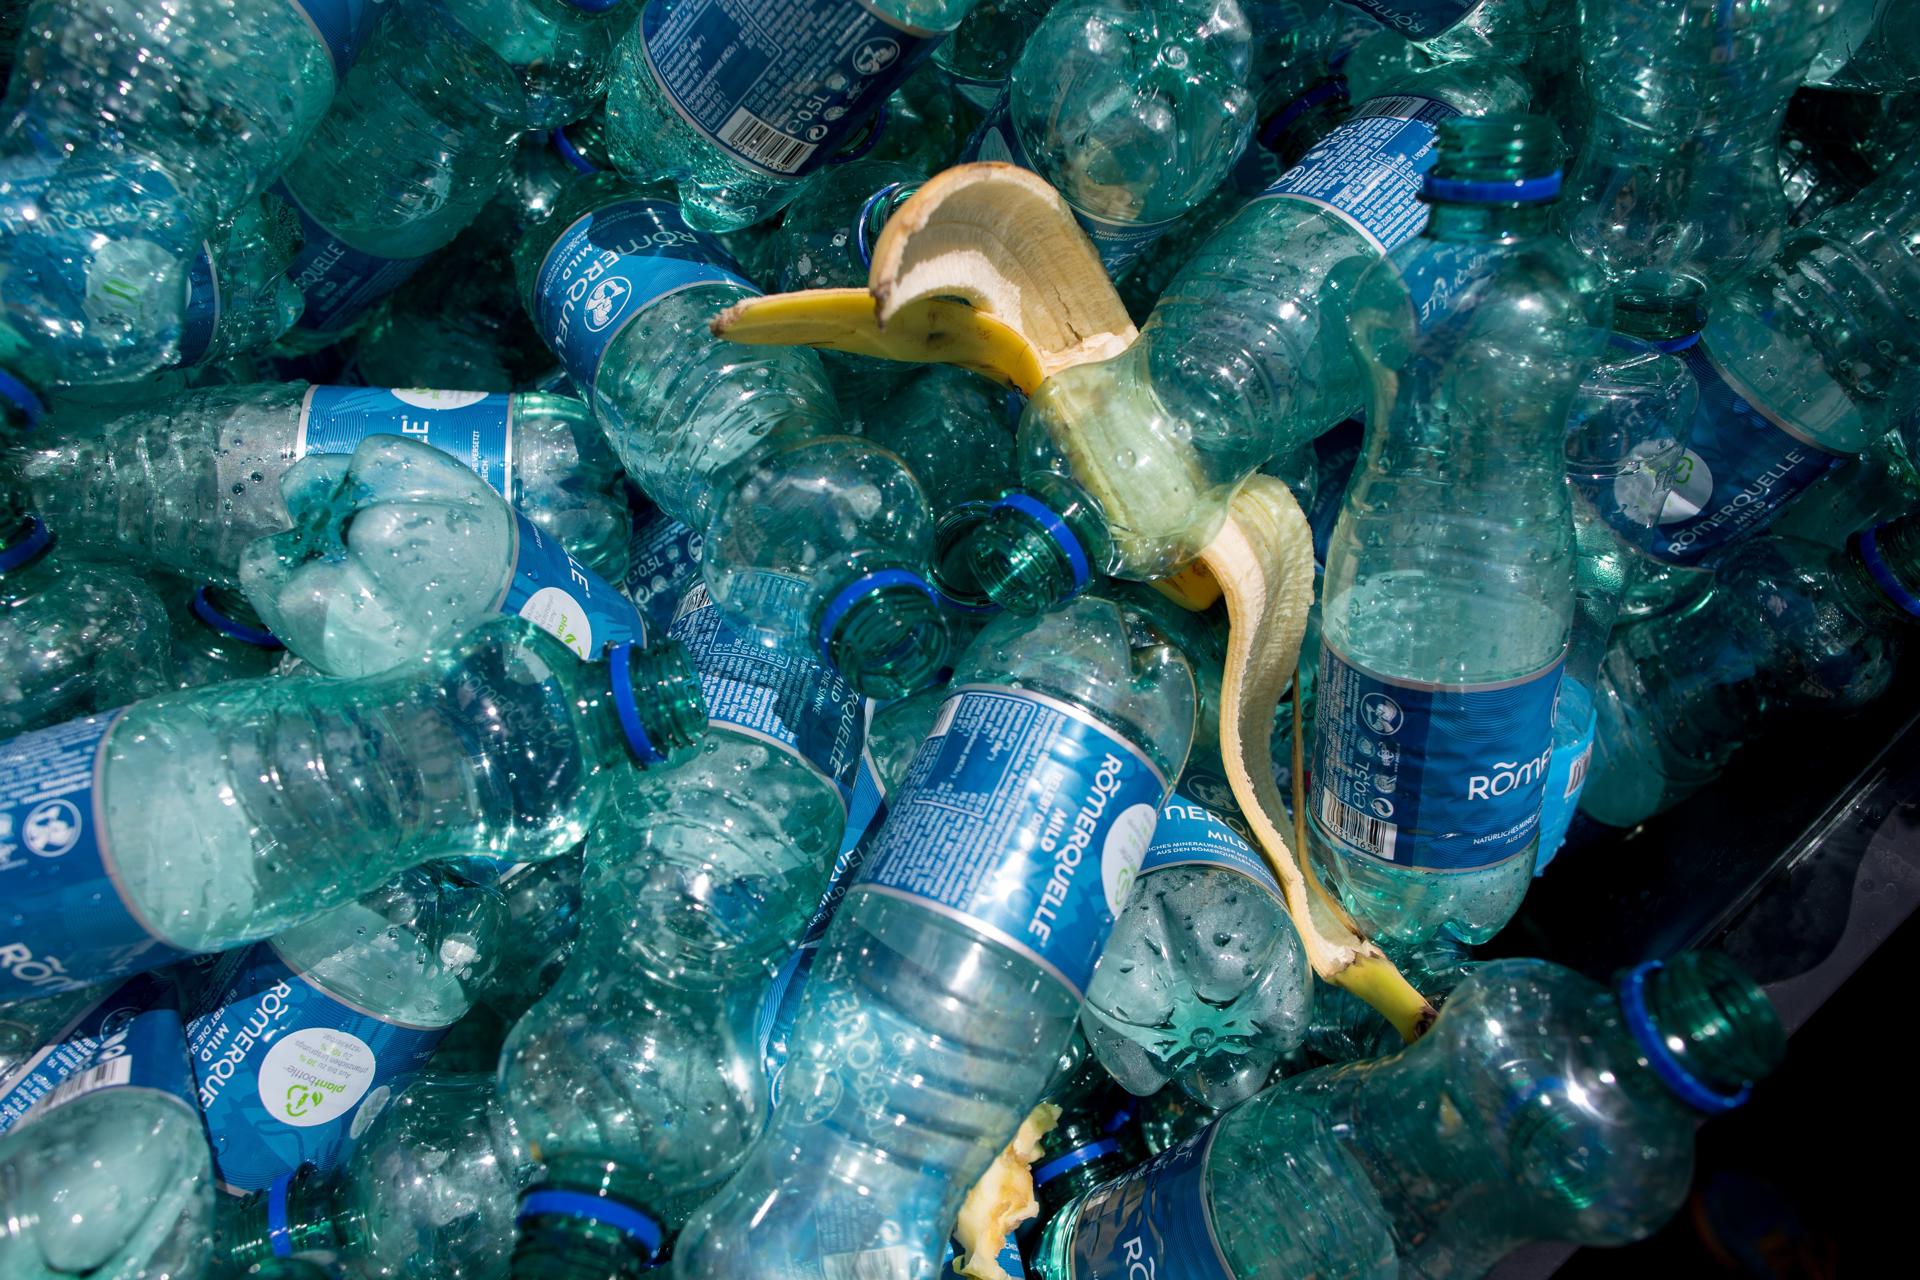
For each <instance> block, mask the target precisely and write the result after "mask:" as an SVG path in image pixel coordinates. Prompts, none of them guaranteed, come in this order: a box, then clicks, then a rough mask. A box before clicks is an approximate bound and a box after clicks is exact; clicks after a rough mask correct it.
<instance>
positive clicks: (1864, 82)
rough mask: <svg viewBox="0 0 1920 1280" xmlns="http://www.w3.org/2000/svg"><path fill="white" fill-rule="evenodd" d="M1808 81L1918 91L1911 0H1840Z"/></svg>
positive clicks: (1919, 77)
mask: <svg viewBox="0 0 1920 1280" xmlns="http://www.w3.org/2000/svg"><path fill="white" fill-rule="evenodd" d="M1835 7H1836V8H1837V9H1838V11H1839V12H1838V13H1837V15H1836V16H1835V18H1834V20H1833V22H1831V23H1830V24H1829V25H1828V26H1827V28H1826V30H1825V31H1824V33H1823V35H1824V39H1823V41H1822V43H1821V46H1820V52H1819V54H1818V55H1817V56H1816V57H1815V58H1814V60H1813V67H1812V69H1811V70H1810V71H1808V72H1807V83H1808V84H1811V85H1822V86H1826V87H1829V88H1834V89H1854V90H1862V91H1865V92H1867V93H1897V92H1901V91H1909V92H1910V91H1912V90H1915V89H1920V56H1916V51H1915V49H1914V43H1913V25H1912V24H1913V20H1914V18H1915V17H1916V16H1920V14H1917V13H1916V11H1915V10H1914V7H1913V5H1912V4H1911V3H1910V0H1840V3H1839V4H1838V5H1836V6H1835Z"/></svg>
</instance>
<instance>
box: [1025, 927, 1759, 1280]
mask: <svg viewBox="0 0 1920 1280" xmlns="http://www.w3.org/2000/svg"><path fill="white" fill-rule="evenodd" d="M1785 1051H1786V1034H1785V1032H1784V1031H1783V1030H1782V1029H1781V1026H1780V1022H1779V1019H1778V1018H1777V1017H1776V1016H1775V1014H1774V1012H1773V1008H1772V1006H1771V1005H1769V1004H1768V1003H1767V997H1766V995H1765V993H1763V992H1762V991H1761V990H1760V989H1759V987H1757V986H1755V985H1754V984H1753V982H1752V981H1751V980H1749V979H1748V978H1747V977H1746V976H1745V975H1744V974H1742V973H1741V972H1740V971H1739V970H1738V969H1737V968H1736V967H1735V966H1734V965H1733V963H1732V962H1731V961H1729V960H1727V959H1725V958H1724V957H1722V956H1716V955H1709V954H1702V953H1689V954H1686V955H1682V956H1679V957H1677V958H1676V959H1674V960H1671V961H1669V962H1667V963H1665V964H1662V963H1660V962H1659V961H1652V962H1650V963H1648V964H1644V965H1640V966H1638V967H1636V968H1634V969H1630V970H1627V971H1626V972H1624V973H1622V974H1621V975H1620V976H1619V977H1618V978H1617V979H1616V980H1615V983H1614V986H1613V987H1612V989H1608V988H1607V987H1603V986H1602V985H1600V984H1599V983H1597V982H1594V981H1592V980H1591V979H1588V978H1584V977H1581V976H1580V975H1578V974H1575V973H1573V972H1571V971H1570V970H1567V969H1562V968H1560V967H1559V966H1557V965H1552V964H1548V963H1547V962H1546V961H1543V960H1501V961H1496V962H1494V963H1492V964H1488V965H1485V966H1484V967H1482V968H1481V969H1480V970H1478V971H1477V972H1476V973H1474V974H1473V976H1472V977H1470V978H1468V979H1467V980H1466V982H1465V983H1463V984H1462V985H1461V986H1460V987H1459V989H1457V990H1456V991H1455V992H1454V994H1453V996H1452V997H1451V998H1450V999H1449V1000H1448V1001H1447V1004H1446V1007H1445V1008H1444V1009H1442V1010H1441V1013H1440V1020H1439V1021H1438V1022H1436V1023H1435V1024H1434V1027H1433V1029H1432V1030H1431V1031H1429V1032H1428V1033H1427V1034H1426V1036H1424V1037H1423V1038H1422V1039H1421V1040H1420V1041H1419V1042H1418V1043H1417V1044H1415V1045H1413V1046H1412V1047H1411V1048H1408V1049H1406V1050H1404V1051H1402V1052H1400V1053H1398V1054H1395V1055H1394V1056H1393V1057H1390V1058H1383V1059H1381V1060H1379V1061H1377V1062H1366V1063H1358V1064H1355V1065H1352V1066H1344V1067H1329V1068H1324V1069H1322V1070H1318V1071H1311V1072H1308V1073H1307V1074H1305V1075H1300V1076H1294V1077H1292V1078H1290V1079H1288V1080H1285V1081H1282V1082H1281V1083H1280V1084H1277V1085H1275V1086H1274V1087H1272V1088H1271V1089H1268V1090H1267V1091H1266V1092H1265V1093H1262V1094H1261V1095H1259V1096H1258V1097H1256V1098H1254V1099H1252V1100H1251V1101H1248V1102H1245V1103H1242V1104H1241V1105H1240V1106H1238V1107H1235V1108H1234V1109H1233V1110H1231V1111H1229V1112H1228V1113H1227V1114H1226V1115H1224V1116H1222V1117H1221V1118H1220V1119H1219V1120H1218V1121H1217V1122H1215V1123H1214V1124H1212V1125H1211V1126H1209V1127H1208V1128H1207V1129H1206V1130H1204V1131H1203V1132H1202V1133H1200V1134H1198V1135H1196V1136H1195V1137H1193V1138H1190V1139H1188V1140H1187V1141H1185V1142H1183V1143H1181V1144H1180V1145H1179V1146H1177V1147H1174V1148H1172V1149H1171V1150H1169V1151H1166V1152H1164V1153H1163V1154H1161V1155H1160V1156H1158V1157H1156V1158H1155V1159H1154V1160H1152V1161H1151V1162H1149V1163H1148V1164H1146V1165H1143V1166H1142V1167H1141V1168H1139V1169H1136V1170H1135V1171H1134V1172H1132V1173H1130V1174H1128V1175H1127V1176H1126V1177H1125V1178H1122V1179H1119V1180H1118V1181H1115V1182H1110V1183H1108V1184H1107V1185H1106V1186H1104V1187H1101V1188H1100V1189H1099V1190H1097V1191H1094V1192H1092V1193H1091V1194H1089V1195H1087V1196H1085V1197H1083V1198H1082V1199H1081V1200H1080V1201H1079V1202H1078V1203H1077V1204H1074V1205H1070V1206H1068V1207H1067V1208H1066V1209H1065V1210H1063V1211H1062V1212H1061V1213H1060V1215H1059V1216H1058V1217H1057V1218H1055V1219H1054V1222H1053V1225H1052V1226H1051V1227H1050V1228H1049V1229H1048V1231H1047V1234H1046V1237H1045V1239H1044V1240H1042V1242H1041V1245H1040V1249H1039V1252H1038V1255H1037V1256H1036V1257H1035V1258H1034V1260H1033V1261H1034V1264H1035V1265H1034V1266H1033V1268H1032V1273H1033V1274H1036V1275H1038V1276H1040V1277H1042V1278H1043V1280H1064V1278H1065V1277H1068V1276H1073V1277H1077V1278H1078V1280H1107V1278H1110V1277H1111V1278H1115V1280H1117V1278H1119V1277H1124V1276H1128V1275H1136V1276H1137V1275H1140V1274H1143V1273H1147V1274H1150V1273H1151V1272H1152V1271H1153V1269H1155V1268H1157V1270H1158V1272H1159V1274H1162V1275H1169V1274H1173V1273H1174V1270H1175V1268H1176V1267H1177V1268H1178V1269H1179V1272H1178V1273H1179V1274H1181V1275H1192V1276H1204V1277H1206V1278H1207V1280H1282V1277H1289V1276H1302V1275H1406V1274H1413V1275H1450V1276H1479V1275H1483V1274H1485V1273H1486V1272H1487V1271H1489V1270H1491V1269H1492V1267H1493V1266H1494V1264H1495V1263H1497V1262H1499V1261H1500V1259H1501V1258H1503V1257H1505V1256H1506V1255H1507V1254H1508V1253H1509V1252H1511V1251H1512V1250H1513V1249H1515V1248H1517V1247H1519V1246H1520V1245H1522V1244H1525V1243H1528V1242H1530V1241H1535V1240H1559V1241H1566V1242H1568V1243H1572V1244H1583V1245H1619V1244H1625V1243H1627V1242H1628V1241H1631V1240H1637V1239H1640V1238H1641V1237H1643V1236H1646V1235H1648V1234H1650V1233H1651V1232H1653V1231H1654V1230H1655V1229H1656V1228H1658V1227H1659V1226H1660V1225H1661V1224H1662V1223H1663V1222H1665V1221H1666V1220H1667V1219H1668V1218H1669V1217H1670V1216H1672V1214H1673V1213H1674V1211H1675V1210H1677V1209H1678V1208H1679V1207H1680V1206H1681V1204H1682V1203H1683V1202H1684V1201H1685V1199H1686V1195H1687V1188H1688V1184H1689V1183H1690V1182H1691V1180H1692V1175H1693V1144H1694V1128H1695V1126H1696V1125H1697V1124H1698V1123H1699V1121H1700V1118H1701V1116H1702V1115H1715V1114H1719V1113H1722V1112H1725V1111H1728V1110H1731V1109H1733V1108H1735V1107H1738V1106H1739V1105H1741V1104H1742V1103H1744V1102H1745V1101H1746V1100H1747V1098H1748V1096H1749V1094H1750V1092H1751V1091H1752V1088H1753V1085H1754V1083H1755V1082H1756V1081H1758V1080H1760V1079H1761V1078H1762V1077H1764V1076H1766V1075H1767V1073H1768V1072H1770V1071H1771V1070H1772V1069H1773V1068H1774V1067H1775V1066H1776V1065H1777V1064H1778V1063H1779V1061H1780V1058H1781V1057H1782V1055H1783V1054H1784V1053H1785Z"/></svg>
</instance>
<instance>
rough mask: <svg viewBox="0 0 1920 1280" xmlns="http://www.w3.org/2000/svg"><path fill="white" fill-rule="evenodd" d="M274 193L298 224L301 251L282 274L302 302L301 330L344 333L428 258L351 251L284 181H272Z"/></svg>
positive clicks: (427, 255) (299, 322)
mask: <svg viewBox="0 0 1920 1280" xmlns="http://www.w3.org/2000/svg"><path fill="white" fill-rule="evenodd" d="M273 193H274V194H275V195H277V196H279V197H280V198H281V199H282V200H285V201H286V202H287V204H288V206H289V207H291V208H292V210H293V213H294V216H295V217H296V218H298V219H299V220H300V234H301V244H300V251H299V252H298V253H296V254H294V255H293V262H292V264H291V265H289V266H288V267H287V276H288V278H289V279H291V280H292V281H293V283H294V284H295V286H297V287H298V288H299V290H300V292H301V294H302V295H303V296H304V297H305V298H306V300H307V304H306V308H305V310H303V311H301V313H300V319H299V321H298V322H297V323H296V325H295V327H296V328H298V329H300V330H301V331H302V332H305V333H315V334H335V333H344V332H345V331H346V330H347V329H350V328H352V327H353V325H355V324H356V323H358V322H359V320H360V319H361V317H363V316H364V315H366V314H367V312H369V311H371V310H372V309H373V307H374V304H376V303H378V302H379V301H380V300H381V299H382V298H384V297H386V296H387V295H388V294H390V293H392V292H393V291H394V290H395V289H398V288H399V287H400V286H401V285H403V284H405V283H406V281H407V278H408V277H409V276H411V275H413V273H414V272H416V271H418V270H419V269H420V266H421V264H422V263H424V262H425V261H426V260H427V259H428V258H429V257H431V256H432V255H431V254H422V255H421V256H420V257H417V258H383V257H381V256H380V255H379V254H377V253H368V252H366V251H365V250H362V249H356V248H354V247H353V246H352V245H350V244H348V243H347V242H346V241H345V240H342V239H341V238H340V237H339V236H337V235H335V234H334V233H333V232H332V231H330V230H328V228H327V227H326V226H325V225H323V224H322V223H321V222H320V220H319V219H317V218H315V217H314V216H313V215H312V214H311V213H309V212H307V208H306V206H305V205H303V204H301V203H300V201H299V200H298V199H297V198H296V197H295V196H294V194H293V192H292V190H290V189H289V188H288V186H287V184H286V183H284V182H279V183H275V184H274V187H273Z"/></svg>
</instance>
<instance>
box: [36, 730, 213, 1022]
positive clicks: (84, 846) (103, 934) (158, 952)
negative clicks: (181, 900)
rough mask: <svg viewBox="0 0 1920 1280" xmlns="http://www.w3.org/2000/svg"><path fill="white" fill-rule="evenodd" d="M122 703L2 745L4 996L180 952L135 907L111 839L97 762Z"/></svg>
mask: <svg viewBox="0 0 1920 1280" xmlns="http://www.w3.org/2000/svg"><path fill="white" fill-rule="evenodd" d="M119 716H120V712H118V711H115V712H112V713H110V714H108V715H104V716H88V717H86V718H85V719H82V720H73V721H69V722H68V723H66V724H62V725H55V726H54V727H52V728H50V729H40V730H36V731H35V732H33V733H23V734H21V735H20V736H19V737H17V738H15V739H13V740H12V741H11V742H8V743H6V744H5V745H3V746H0V900H4V901H5V903H6V916H7V919H8V920H10V921H11V922H12V923H10V924H0V1003H4V1002H6V1001H9V1000H18V999H23V998H25V997H28V996H44V995H53V994H54V993H55V992H59V991H71V990H74V989H76V988H78V987H84V986H86V985H88V984H89V983H93V982H98V981H100V980H101V979H102V978H110V977H114V976H115V975H117V974H124V973H132V972H134V971H136V970H139V969H151V968H153V967H154V966H156V965H162V964H166V963H167V962H168V961H170V960H174V959H177V958H179V957H180V956H181V955H182V954H183V953H182V952H180V951H179V950H177V949H175V948H173V947H170V946H168V945H167V944H166V943H165V942H164V941H162V940H161V938H160V936H159V935H158V934H157V933H156V932H154V931H153V930H152V929H151V928H150V927H148V926H147V924H146V923H145V922H143V921H142V920H141V919H140V916H139V914H138V913H137V912H136V911H135V910H134V908H133V904H132V903H131V902H129V901H128V900H127V897H126V895H125V893H124V892H122V890H121V887H120V883H119V880H118V879H117V877H115V875H114V871H113V859H112V856H111V853H110V851H109V850H108V848H107V832H106V815H105V810H104V805H103V803H102V797H101V794H100V771H101V768H102V766H103V765H104V763H105V761H106V748H107V735H108V733H109V732H110V731H111V730H112V728H113V726H114V723H115V721H116V720H117V719H118V718H119Z"/></svg>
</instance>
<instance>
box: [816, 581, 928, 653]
mask: <svg viewBox="0 0 1920 1280" xmlns="http://www.w3.org/2000/svg"><path fill="white" fill-rule="evenodd" d="M888 587H912V588H913V589H914V590H915V591H919V592H922V593H923V594H925V596H926V597H927V599H929V600H931V601H933V602H934V604H935V605H938V604H939V603H940V593H939V592H937V591H935V590H934V589H933V588H932V587H930V586H928V585H927V580H926V579H925V578H923V577H921V576H920V575H919V574H917V573H915V572H913V570H911V569H876V570H875V571H874V572H872V573H866V574H862V575H860V576H859V577H858V578H855V579H854V580H853V581H852V582H849V583H848V584H847V585H846V586H844V587H842V588H840V590H839V591H838V592H836V593H835V594H834V597H833V599H831V600H829V601H827V607H826V609H824V610H823V611H822V612H821V614H820V629H819V631H818V632H817V633H816V634H815V636H814V643H815V644H817V645H818V646H819V647H820V657H821V660H822V661H824V662H825V663H826V664H827V665H828V666H832V665H833V656H832V650H831V649H830V648H829V647H828V646H829V643H830V642H831V641H832V639H833V631H834V628H835V627H838V626H839V625H840V623H841V621H842V620H843V619H844V618H845V617H846V616H847V614H848V613H849V612H851V611H852V609H853V606H854V605H855V604H856V603H858V602H859V600H860V597H862V596H864V595H866V594H867V593H868V592H869V591H882V590H885V589H886V588H888Z"/></svg>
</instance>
